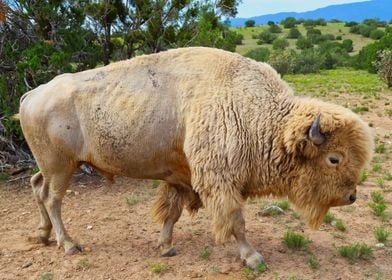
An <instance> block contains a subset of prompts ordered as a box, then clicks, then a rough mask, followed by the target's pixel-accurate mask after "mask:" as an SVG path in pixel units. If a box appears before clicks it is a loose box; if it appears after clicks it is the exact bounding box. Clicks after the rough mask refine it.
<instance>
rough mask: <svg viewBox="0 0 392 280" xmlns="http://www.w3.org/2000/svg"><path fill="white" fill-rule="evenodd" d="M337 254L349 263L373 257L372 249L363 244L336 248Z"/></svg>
mask: <svg viewBox="0 0 392 280" xmlns="http://www.w3.org/2000/svg"><path fill="white" fill-rule="evenodd" d="M336 249H337V251H338V253H339V254H340V255H341V256H342V257H344V258H347V259H348V260H349V261H350V262H356V261H358V260H359V259H365V260H366V259H369V258H371V257H372V256H373V249H372V248H371V247H370V246H369V245H367V244H365V243H357V244H354V245H347V246H341V247H338V248H336Z"/></svg>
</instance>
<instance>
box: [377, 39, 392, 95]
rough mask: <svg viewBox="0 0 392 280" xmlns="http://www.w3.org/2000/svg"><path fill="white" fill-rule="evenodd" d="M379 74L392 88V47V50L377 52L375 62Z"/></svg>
mask: <svg viewBox="0 0 392 280" xmlns="http://www.w3.org/2000/svg"><path fill="white" fill-rule="evenodd" d="M373 66H374V67H375V69H376V71H377V74H378V75H379V77H380V78H381V79H382V80H384V81H385V82H386V83H387V85H388V87H389V88H391V87H392V74H391V73H392V46H391V49H390V50H381V51H378V52H377V59H376V60H375V61H374V62H373Z"/></svg>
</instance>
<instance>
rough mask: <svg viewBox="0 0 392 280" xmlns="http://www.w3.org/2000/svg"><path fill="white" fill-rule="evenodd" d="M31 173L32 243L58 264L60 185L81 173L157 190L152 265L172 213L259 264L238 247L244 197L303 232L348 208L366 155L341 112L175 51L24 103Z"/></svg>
mask: <svg viewBox="0 0 392 280" xmlns="http://www.w3.org/2000/svg"><path fill="white" fill-rule="evenodd" d="M19 114H20V115H19V116H20V121H21V126H22V129H23V133H24V135H25V138H26V140H27V142H28V144H29V146H30V148H31V151H32V153H33V155H34V157H35V159H36V161H37V164H38V166H39V168H40V172H39V173H37V174H36V175H34V176H33V177H32V179H31V185H32V188H33V193H34V195H35V198H36V201H37V204H38V207H39V213H40V224H39V234H38V238H39V240H40V241H41V242H43V243H48V238H49V235H50V232H51V229H52V227H53V228H54V231H55V233H56V240H57V243H58V245H59V246H63V247H64V249H65V252H66V253H67V254H72V253H75V252H78V251H80V250H81V248H80V246H79V245H78V244H76V243H75V242H74V241H73V240H72V239H71V237H70V236H69V235H68V233H67V232H66V230H65V228H64V225H63V222H62V220H61V201H62V198H63V196H64V194H65V193H66V189H67V187H68V185H69V180H70V177H71V176H72V174H73V172H74V171H75V169H76V168H78V167H79V166H80V165H81V164H85V163H86V164H89V165H91V166H93V167H94V168H95V169H96V170H98V171H99V172H100V173H101V174H103V175H105V176H106V177H107V178H109V179H112V178H113V176H115V175H119V176H127V177H132V178H139V179H159V180H163V181H164V184H162V185H161V186H160V191H159V195H158V198H157V200H156V202H155V204H154V207H153V216H154V218H155V220H156V221H157V222H160V223H162V224H163V228H162V232H161V235H160V239H159V244H160V247H161V254H162V255H164V256H171V255H174V254H175V253H176V251H175V248H174V247H173V245H172V232H173V227H174V224H175V223H176V222H177V221H178V219H179V218H180V216H181V213H182V210H183V208H184V207H185V208H187V209H188V210H189V211H190V212H192V213H194V212H196V211H197V210H198V209H199V208H200V207H201V206H204V207H206V208H207V210H208V213H209V215H211V218H212V224H213V233H214V236H215V239H216V241H217V242H224V241H225V240H227V239H229V238H230V237H231V236H234V237H235V239H236V240H237V242H238V244H239V249H240V256H241V259H242V260H244V261H245V263H246V265H248V266H249V267H252V268H254V267H256V266H258V265H259V264H260V263H262V262H263V258H262V256H261V254H260V253H258V252H257V251H256V250H255V249H254V248H253V247H252V245H251V244H249V243H248V241H247V239H246V237H245V221H244V218H243V215H242V208H243V205H244V201H245V200H246V199H247V198H248V197H259V196H269V195H271V196H274V197H288V199H289V200H290V201H291V202H292V203H293V205H294V206H295V207H296V208H297V209H298V211H299V212H300V213H301V214H302V216H303V217H304V218H305V220H306V221H307V222H308V224H309V225H310V226H311V227H312V228H315V229H316V228H318V227H319V226H320V224H321V223H322V220H323V216H324V215H325V214H326V213H327V211H328V209H329V208H330V207H333V206H341V205H348V204H352V203H353V202H354V201H355V199H356V186H357V184H358V182H359V175H360V171H361V169H362V168H364V166H365V165H366V164H367V162H368V160H369V159H370V157H371V152H372V150H373V141H372V137H371V134H370V132H369V129H368V126H367V125H366V124H365V123H364V122H363V121H361V120H360V118H359V117H358V116H357V115H355V114H354V113H352V112H351V111H350V110H348V109H345V108H343V107H340V106H337V105H334V104H330V103H325V102H321V101H317V100H314V99H309V98H300V97H295V96H294V94H293V91H292V90H291V89H290V87H289V86H288V85H287V84H286V83H285V82H284V81H282V79H281V78H280V76H279V75H278V74H277V73H276V72H275V70H274V69H273V68H271V67H270V66H269V65H267V64H264V63H259V62H256V61H253V60H250V59H247V58H245V57H242V56H240V55H238V54H233V53H229V52H226V51H222V50H217V49H210V48H184V49H175V50H169V51H166V52H162V53H159V54H151V55H144V56H139V57H136V58H133V59H130V60H126V61H121V62H117V63H113V64H111V65H108V66H105V67H101V68H97V69H93V70H88V71H84V72H80V73H75V74H63V75H60V76H58V77H55V78H54V79H53V80H52V81H50V82H48V83H47V84H44V85H41V86H39V87H38V88H36V89H34V90H32V91H30V92H28V93H26V94H25V95H24V96H23V97H22V99H21V105H20V111H19Z"/></svg>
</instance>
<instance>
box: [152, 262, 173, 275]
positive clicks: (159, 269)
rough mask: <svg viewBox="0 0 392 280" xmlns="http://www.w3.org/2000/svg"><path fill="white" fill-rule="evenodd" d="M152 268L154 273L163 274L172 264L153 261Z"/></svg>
mask: <svg viewBox="0 0 392 280" xmlns="http://www.w3.org/2000/svg"><path fill="white" fill-rule="evenodd" d="M150 269H151V271H152V272H153V273H156V274H161V273H165V272H166V271H168V270H169V269H170V266H169V265H167V264H165V263H153V264H151V265H150Z"/></svg>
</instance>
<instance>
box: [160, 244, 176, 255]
mask: <svg viewBox="0 0 392 280" xmlns="http://www.w3.org/2000/svg"><path fill="white" fill-rule="evenodd" d="M176 254H177V250H176V247H174V246H173V247H170V248H168V249H163V250H162V251H161V256H162V257H173V256H175V255H176Z"/></svg>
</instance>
